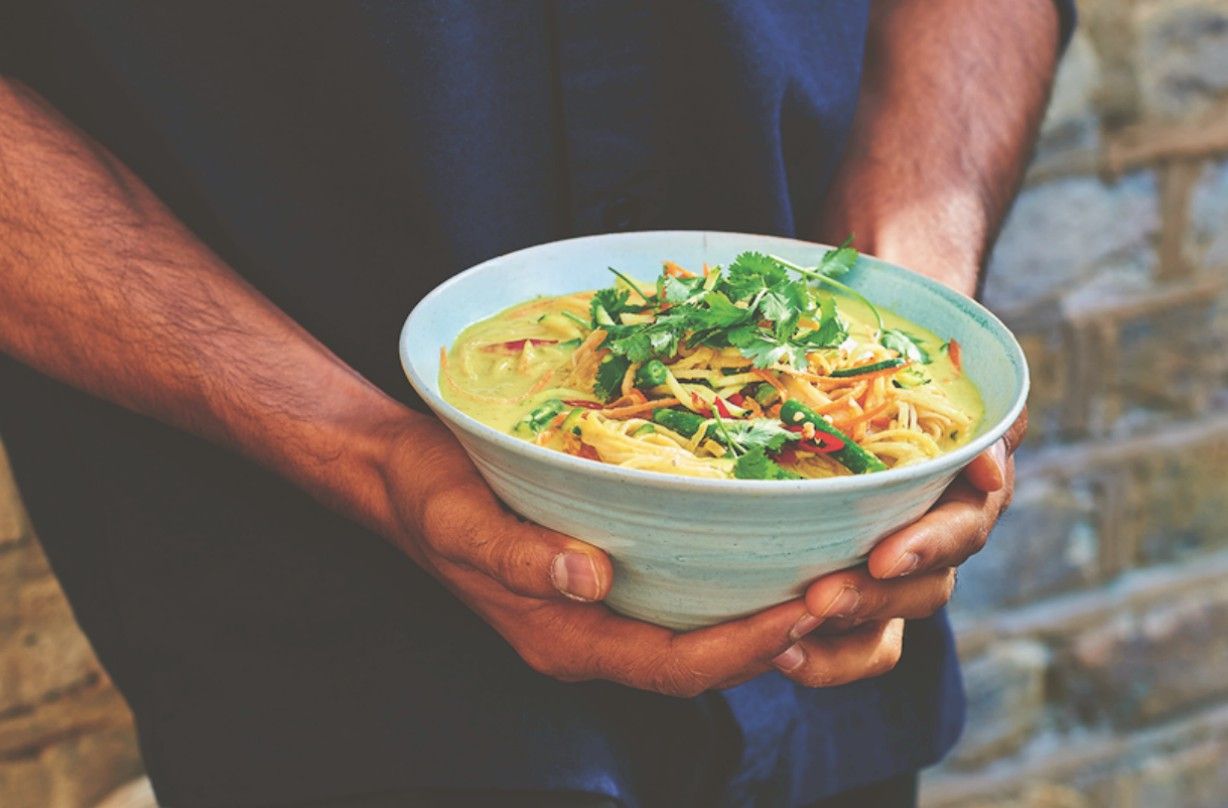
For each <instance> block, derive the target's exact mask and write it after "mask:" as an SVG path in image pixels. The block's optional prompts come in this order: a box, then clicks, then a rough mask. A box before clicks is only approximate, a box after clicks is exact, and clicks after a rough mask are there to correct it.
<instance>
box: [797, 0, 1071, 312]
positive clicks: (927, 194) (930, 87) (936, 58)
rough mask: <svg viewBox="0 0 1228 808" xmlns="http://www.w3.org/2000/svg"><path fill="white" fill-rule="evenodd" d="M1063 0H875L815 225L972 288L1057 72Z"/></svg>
mask: <svg viewBox="0 0 1228 808" xmlns="http://www.w3.org/2000/svg"><path fill="white" fill-rule="evenodd" d="M1057 51H1058V15H1057V10H1056V7H1055V6H1054V3H1053V0H982V1H981V2H975V3H970V2H966V1H965V0H874V3H873V6H872V12H871V21H870V35H869V42H868V44H867V51H866V61H865V73H864V77H863V84H862V96H861V101H860V103H859V106H858V109H857V118H856V122H855V124H854V128H853V133H852V136H851V138H850V141H849V146H848V151H847V153H846V156H845V158H844V161H843V163H842V164H841V168H840V170H839V172H838V175H837V178H836V181H835V183H834V187H833V190H832V193H831V194H830V196H829V198H828V200H827V205H826V207H825V210H824V213H823V217H822V220H821V221H820V222H818V223H816V224H817V226H818V235H820V236H822V237H824V240H827V241H833V240H834V241H838V240H839V239H842V238H844V236H845V235H846V234H847V233H854V234H855V235H856V240H857V246H858V247H859V248H861V249H862V250H864V251H866V252H869V253H871V254H874V255H878V256H880V257H882V258H886V259H888V260H891V261H896V262H899V263H901V264H903V265H905V266H908V267H911V268H914V269H917V270H919V271H922V272H925V273H926V274H929V275H931V276H932V277H935V278H939V279H941V280H943V281H945V282H947V283H949V284H950V285H951V286H954V287H955V288H957V289H959V290H960V291H963V292H967V293H969V294H971V293H972V292H973V290H974V289H975V288H976V283H977V277H978V272H979V269H980V267H981V265H982V263H983V262H984V259H985V257H986V255H987V251H988V249H989V247H990V245H991V244H992V242H993V239H994V237H995V235H996V234H997V231H998V227H999V226H1000V224H1001V222H1002V218H1003V217H1004V216H1005V214H1006V211H1007V208H1008V207H1009V206H1010V203H1011V200H1012V199H1013V198H1014V196H1015V193H1016V191H1017V190H1018V187H1019V181H1020V178H1021V177H1022V174H1023V169H1024V167H1025V166H1026V164H1027V159H1028V157H1029V155H1030V152H1031V148H1032V143H1033V142H1034V140H1035V137H1036V131H1037V128H1038V126H1039V123H1040V120H1041V117H1042V115H1043V113H1044V109H1045V102H1046V100H1047V98H1048V94H1049V88H1050V85H1051V84H1052V81H1053V73H1054V69H1055V66H1056V62H1057V55H1058V54H1057Z"/></svg>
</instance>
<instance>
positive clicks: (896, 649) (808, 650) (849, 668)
mask: <svg viewBox="0 0 1228 808" xmlns="http://www.w3.org/2000/svg"><path fill="white" fill-rule="evenodd" d="M903 648H904V621H903V620H902V619H898V618H897V619H894V620H886V621H880V622H875V623H867V624H866V625H863V626H859V627H858V628H856V629H853V630H852V631H850V632H848V633H845V634H839V635H831V636H819V635H814V634H812V635H810V636H808V637H806V638H805V639H803V640H801V641H800V642H798V643H797V644H796V645H794V646H792V647H791V648H790V649H789V650H788V651H787V652H786V653H785V654H781V655H780V656H779V657H777V660H776V666H777V668H779V669H780V672H781V673H783V674H784V675H785V676H787V677H788V678H790V679H792V680H793V681H795V682H797V683H798V684H801V685H805V686H806V687H836V686H838V685H844V684H848V683H849V682H856V681H859V680H861V679H869V678H872V677H875V676H882V675H883V674H884V673H887V672H888V671H890V670H891V669H892V668H894V667H895V666H896V664H897V663H899V661H900V655H901V654H902V653H903Z"/></svg>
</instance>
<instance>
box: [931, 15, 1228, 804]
mask: <svg viewBox="0 0 1228 808" xmlns="http://www.w3.org/2000/svg"><path fill="white" fill-rule="evenodd" d="M1079 5H1080V11H1081V14H1082V24H1081V28H1080V31H1079V33H1078V34H1077V35H1076V37H1075V39H1074V41H1073V42H1072V44H1071V47H1070V51H1069V53H1068V54H1067V57H1066V60H1065V62H1064V64H1063V67H1062V70H1061V73H1060V76H1059V81H1058V85H1057V87H1056V90H1055V93H1054V98H1053V102H1052V105H1051V107H1050V110H1049V115H1048V118H1047V120H1046V123H1045V127H1044V133H1043V136H1042V141H1041V144H1040V147H1039V150H1038V153H1037V157H1036V159H1035V161H1034V163H1033V166H1032V169H1031V171H1030V174H1029V177H1028V182H1027V187H1026V188H1025V190H1024V192H1023V194H1022V195H1021V196H1020V198H1019V200H1018V202H1017V204H1016V205H1015V208H1014V210H1013V212H1012V214H1011V217H1010V219H1009V221H1008V223H1007V226H1006V228H1005V229H1004V231H1003V233H1002V237H1001V239H1000V241H999V244H998V248H997V250H996V251H995V254H994V257H993V260H992V262H991V269H990V275H989V281H988V286H987V289H986V298H987V302H988V303H989V304H990V305H991V306H992V307H993V308H994V309H995V310H996V311H997V312H998V313H999V314H1000V315H1001V316H1002V317H1003V319H1004V320H1005V321H1006V322H1007V324H1008V325H1010V326H1011V328H1012V329H1013V330H1014V331H1015V333H1016V334H1018V335H1019V337H1020V340H1021V341H1022V343H1023V344H1024V347H1025V349H1026V350H1027V353H1028V357H1029V360H1030V363H1031V367H1032V373H1033V385H1034V392H1033V394H1032V396H1031V399H1030V407H1031V416H1032V432H1031V435H1030V438H1029V441H1028V443H1027V445H1026V446H1025V448H1024V449H1023V450H1022V451H1021V452H1020V455H1019V467H1018V469H1019V471H1018V473H1019V480H1018V489H1017V491H1018V493H1017V495H1016V499H1015V503H1014V506H1013V507H1012V509H1011V510H1010V512H1009V513H1008V514H1007V515H1006V517H1004V519H1003V521H1002V522H1001V524H1000V525H999V527H998V529H997V530H996V531H995V533H994V535H993V537H992V538H991V540H990V544H989V547H988V548H987V549H986V550H985V551H984V552H983V553H982V554H981V555H979V556H977V557H976V558H974V559H973V560H972V561H971V562H969V563H968V564H967V565H966V567H965V569H964V570H963V571H962V572H961V575H960V585H959V588H958V590H957V592H956V596H955V601H954V603H953V605H952V612H953V615H954V619H955V622H956V629H957V633H958V635H959V640H960V650H961V655H962V656H963V657H964V660H965V677H966V680H967V684H968V694H969V708H970V709H969V718H968V727H967V730H966V731H965V733H964V737H963V739H962V741H961V742H960V744H959V746H958V747H957V748H956V750H955V752H954V754H953V755H952V756H951V757H950V759H948V760H947V761H946V763H945V764H944V765H943V766H941V767H940V768H939V769H937V770H935V771H932V772H929V773H927V775H926V777H925V779H924V787H923V805H924V806H926V808H971V807H972V806H978V808H1008V807H1009V808H1040V807H1041V806H1053V808H1058V807H1059V806H1060V807H1061V808H1067V807H1069V808H1092V807H1093V806H1095V807H1097V808H1099V807H1100V806H1103V807H1104V808H1109V807H1110V806H1111V807H1112V808H1152V807H1153V806H1182V807H1187V806H1188V808H1194V807H1195V806H1206V807H1207V808H1223V806H1228V507H1226V504H1228V409H1226V408H1225V407H1224V405H1225V404H1226V403H1228V0H1163V1H1161V0H1133V1H1131V0H1081V2H1080V3H1079Z"/></svg>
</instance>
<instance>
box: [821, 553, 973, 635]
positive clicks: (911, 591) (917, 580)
mask: <svg viewBox="0 0 1228 808" xmlns="http://www.w3.org/2000/svg"><path fill="white" fill-rule="evenodd" d="M954 591H955V570H954V568H951V567H946V568H943V569H938V570H934V571H932V572H924V573H918V574H916V575H912V576H909V577H907V578H896V579H892V580H886V581H883V580H879V579H877V578H874V577H873V576H871V575H870V573H869V572H868V571H867V570H866V569H865V567H855V568H853V569H848V570H841V571H840V572H834V573H832V574H830V575H825V576H823V577H822V578H819V579H818V580H817V581H815V582H814V583H812V584H811V585H810V586H809V588H807V590H806V596H805V603H806V611H807V612H809V613H810V614H812V615H814V616H815V617H817V618H819V619H820V620H822V621H823V622H824V623H828V622H830V621H832V620H844V621H849V622H850V624H852V625H856V624H858V623H864V622H867V621H875V620H878V621H881V620H890V619H891V618H894V617H904V618H908V619H918V618H922V617H929V616H930V615H931V614H933V613H934V612H936V611H938V610H939V609H940V608H942V607H943V606H945V605H946V603H947V601H949V600H950V599H951V594H952V593H953V592H954Z"/></svg>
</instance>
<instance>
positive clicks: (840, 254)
mask: <svg viewBox="0 0 1228 808" xmlns="http://www.w3.org/2000/svg"><path fill="white" fill-rule="evenodd" d="M852 244H853V237H852V236H849V237H848V238H846V239H845V240H844V243H843V244H841V245H840V246H839V247H837V248H836V249H834V250H828V251H827V252H825V253H823V260H822V261H820V262H819V266H818V270H819V272H820V273H822V274H824V275H826V276H827V277H829V278H838V277H840V276H841V275H844V274H846V273H847V272H848V271H849V270H850V269H852V268H853V265H854V264H856V263H857V256H858V252H857V250H856V249H855V248H854V247H853V246H852Z"/></svg>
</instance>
